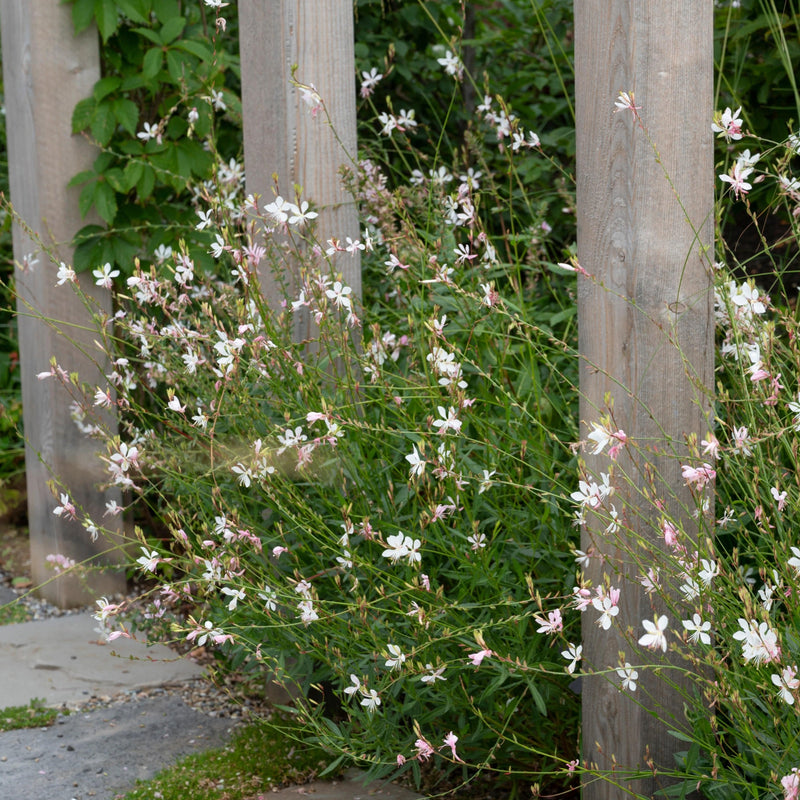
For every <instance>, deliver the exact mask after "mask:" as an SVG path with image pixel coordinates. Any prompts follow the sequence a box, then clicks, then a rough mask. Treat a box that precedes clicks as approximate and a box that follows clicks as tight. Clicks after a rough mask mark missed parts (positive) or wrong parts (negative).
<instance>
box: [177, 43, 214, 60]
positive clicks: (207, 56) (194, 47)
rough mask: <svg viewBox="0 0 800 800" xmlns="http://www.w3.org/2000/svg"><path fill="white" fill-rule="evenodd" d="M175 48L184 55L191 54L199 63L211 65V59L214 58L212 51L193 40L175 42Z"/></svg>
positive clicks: (203, 44) (205, 45)
mask: <svg viewBox="0 0 800 800" xmlns="http://www.w3.org/2000/svg"><path fill="white" fill-rule="evenodd" d="M175 48H176V49H178V50H183V51H184V52H186V53H191V54H192V55H193V56H197V58H199V59H200V60H201V61H205V62H208V63H211V59H212V58H213V56H214V51H213V50H212V49H211V48H210V47H209V46H208V45H207V44H205V43H204V42H198V41H195V40H193V39H186V40H185V41H182V42H176V43H175Z"/></svg>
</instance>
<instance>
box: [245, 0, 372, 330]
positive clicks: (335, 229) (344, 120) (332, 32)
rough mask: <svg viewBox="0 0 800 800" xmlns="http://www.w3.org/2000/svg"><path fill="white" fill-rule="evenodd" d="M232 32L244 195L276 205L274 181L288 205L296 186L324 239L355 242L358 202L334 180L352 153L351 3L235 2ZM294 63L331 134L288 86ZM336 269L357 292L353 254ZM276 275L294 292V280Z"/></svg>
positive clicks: (265, 277)
mask: <svg viewBox="0 0 800 800" xmlns="http://www.w3.org/2000/svg"><path fill="white" fill-rule="evenodd" d="M239 27H240V33H239V37H240V52H241V60H242V108H243V116H244V161H245V176H246V181H247V191H248V192H249V193H251V194H260V195H261V197H262V200H261V207H262V208H263V205H264V204H266V203H270V202H272V200H273V199H274V196H273V189H272V187H273V185H274V182H273V177H272V176H273V174H274V175H277V178H278V185H279V188H280V192H281V194H282V196H283V197H284V198H285V199H287V200H292V201H293V200H294V185H295V184H297V185H299V186H300V187H302V191H303V197H304V198H307V199H308V200H310V201H312V202H313V203H315V204H316V206H317V210H318V211H319V218H318V219H317V220H316V232H317V237H318V238H319V240H320V241H321V242H323V243H324V242H325V241H326V240H327V239H329V238H331V237H335V238H337V239H340V240H341V241H345V237H347V236H349V237H351V238H352V239H357V238H359V236H360V234H359V224H358V214H357V209H356V206H355V202H354V200H353V198H352V197H351V196H350V195H348V194H347V192H346V191H345V190H344V188H343V187H342V181H341V178H340V174H339V170H340V167H341V166H342V165H345V164H349V163H350V161H349V158H355V157H356V87H355V56H354V41H353V35H354V34H353V3H352V0H314V2H313V3H309V2H303V0H241V1H240V3H239ZM294 65H296V66H297V71H296V78H297V80H298V81H299V82H301V83H303V84H313V85H314V87H315V88H316V89H317V91H318V92H319V95H320V96H321V97H322V99H323V100H324V102H325V106H326V108H327V110H328V113H329V115H330V118H331V121H332V124H333V129H331V127H330V126H329V125H328V124H327V123H326V121H325V118H324V116H322V115H321V114H318V115H317V116H312V114H311V112H310V109H309V107H308V105H307V104H306V103H305V102H304V101H303V99H302V95H301V92H300V91H299V90H298V89H297V88H296V87H294V86H292V85H291V79H292V67H293V66H294ZM334 129H335V135H334ZM337 139H338V141H337ZM334 269H335V270H336V271H339V272H341V273H342V276H343V282H344V283H346V284H347V285H349V286H350V287H351V288H352V289H353V293H354V295H357V296H360V294H361V267H360V261H359V259H358V257H357V256H355V257H353V256H351V255H350V254H348V253H340V254H337V256H336V259H335V261H334ZM283 279H284V280H286V282H287V284H288V285H289V286H290V287H296V286H297V283H296V276H283ZM261 280H262V286H263V288H264V291H265V294H266V296H267V298H268V300H269V302H270V304H271V306H272V307H273V308H275V309H277V308H279V306H280V302H281V300H282V299H283V292H282V291H281V289H280V287H279V285H278V283H277V281H276V280H275V277H274V276H273V275H272V274H270V273H269V272H268V268H267V271H265V272H264V273H263V274H262V275H261ZM308 325H309V323H308V320H305V321H301V325H300V326H299V327H300V328H303V329H298V330H296V335H297V336H298V337H299V338H301V339H302V338H306V336H307V335H308V332H309V331H308Z"/></svg>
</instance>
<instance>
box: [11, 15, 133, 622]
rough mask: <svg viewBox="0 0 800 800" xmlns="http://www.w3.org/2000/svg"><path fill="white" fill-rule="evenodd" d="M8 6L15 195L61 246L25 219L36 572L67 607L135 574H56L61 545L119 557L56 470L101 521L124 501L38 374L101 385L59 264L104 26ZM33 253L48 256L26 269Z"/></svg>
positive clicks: (20, 237)
mask: <svg viewBox="0 0 800 800" xmlns="http://www.w3.org/2000/svg"><path fill="white" fill-rule="evenodd" d="M0 13H2V46H3V76H4V82H5V100H6V118H7V125H8V165H9V181H10V190H11V202H12V204H13V205H14V208H15V210H16V212H17V214H19V216H20V217H21V218H22V219H23V220H24V221H25V223H26V224H27V225H28V226H29V227H30V229H31V230H32V231H34V232H36V233H37V234H38V235H40V236H41V239H42V242H43V243H44V246H45V247H46V248H48V250H50V253H52V255H50V254H49V253H47V252H43V250H42V249H41V248H40V247H39V246H38V245H37V244H36V242H35V241H34V239H33V238H32V237H31V236H29V235H28V234H27V233H26V232H25V231H24V230H23V229H22V228H21V227H20V226H18V225H15V227H14V234H13V235H14V257H15V260H16V261H17V264H18V266H17V269H16V274H15V280H16V287H17V293H18V295H19V297H20V300H19V301H18V305H17V309H18V312H19V317H18V326H19V340H20V356H21V365H22V402H23V414H24V425H25V437H26V447H25V469H26V475H27V485H28V520H29V526H30V537H31V570H32V577H33V582H34V584H35V585H40V584H41V588H40V589H39V591H40V593H41V594H42V595H43V596H44V597H46V598H47V599H48V600H50V601H51V602H54V603H57V604H58V605H60V606H64V607H67V606H74V605H79V604H83V603H86V602H88V601H89V600H90V599H91V597H92V595H93V594H94V593H96V594H108V595H111V594H114V593H116V592H119V591H124V589H125V577H124V574H123V573H120V572H117V571H113V572H102V573H99V572H96V573H91V574H90V575H89V576H88V578H87V579H86V580H79V579H78V578H77V577H75V576H72V575H65V576H61V577H59V578H57V579H56V580H52V577H53V571H52V570H51V569H48V565H47V563H46V561H45V557H46V556H47V555H49V554H51V553H58V554H61V555H64V556H66V557H68V558H71V559H74V560H75V561H76V562H84V561H91V563H92V564H95V565H98V564H103V563H114V562H117V561H119V558H118V555H116V557H115V554H113V553H112V554H109V556H108V558H106V557H103V556H102V555H101V554H102V553H103V552H104V551H108V550H109V549H110V548H113V546H114V542H109V541H108V540H105V539H103V538H100V539H98V540H97V541H96V542H92V541H91V538H90V536H89V534H88V533H87V532H86V530H84V528H83V527H82V525H81V524H80V523H79V522H77V521H75V520H71V519H69V518H68V516H67V515H62V516H61V517H59V516H56V515H54V514H53V509H54V508H55V507H56V505H57V504H58V501H57V498H54V497H53V495H52V493H51V492H50V490H49V489H48V486H47V482H48V480H50V479H52V478H54V477H55V478H58V479H60V480H63V481H64V483H65V485H66V488H67V491H68V493H69V496H70V499H71V500H72V502H73V503H74V504H75V505H76V506H77V507H79V508H80V509H82V510H83V511H84V512H85V513H87V514H89V515H90V517H91V518H92V519H93V520H94V521H95V522H96V523H97V524H102V523H106V524H108V518H106V519H105V520H104V519H103V514H104V512H105V502H106V500H111V499H114V498H116V499H119V493H118V492H109V493H106V494H104V493H102V492H100V491H98V490H97V488H96V485H97V483H98V482H99V481H101V480H103V478H104V469H103V465H102V463H101V462H100V461H99V460H98V459H97V457H96V456H95V451H96V449H97V445H96V443H95V442H93V441H91V440H89V439H87V438H86V437H85V436H84V435H83V434H81V432H80V431H79V430H78V428H77V427H76V425H75V423H74V422H73V421H72V419H71V417H70V409H69V398H68V396H67V394H66V392H65V391H64V389H63V387H61V386H60V385H59V384H58V383H57V381H56V380H54V379H50V380H45V381H40V380H37V374H38V373H40V372H44V371H47V370H48V369H49V368H50V359H51V357H53V356H55V357H56V359H57V361H58V363H59V364H60V365H61V366H62V367H63V368H64V369H66V370H68V371H78V372H79V373H80V375H81V378H82V379H84V380H91V379H93V378H97V380H98V382H100V380H99V379H100V375H99V373H98V370H97V368H96V367H95V366H94V365H93V364H92V360H91V359H92V358H96V359H99V358H101V353H100V351H99V350H98V349H97V348H96V346H95V345H94V344H93V339H94V338H95V337H94V336H93V335H92V332H91V330H88V328H89V327H90V315H89V312H87V310H86V309H85V308H84V306H83V305H82V303H81V302H80V301H79V300H78V299H77V298H76V297H75V296H74V295H73V293H72V291H71V290H70V287H68V286H60V287H56V273H57V271H58V263H57V262H58V260H63V261H65V262H66V263H67V264H70V263H71V261H72V249H71V247H70V242H71V240H72V237H73V235H74V234H75V232H76V231H77V230H78V229H79V228H80V227H81V226H82V225H83V224H84V221H82V220H81V218H80V214H79V211H78V190H77V189H70V190H68V189H67V183H68V181H69V180H70V178H71V177H72V176H73V175H75V174H76V173H77V172H78V171H80V170H82V169H87V168H89V167H90V166H91V163H92V161H93V159H94V157H95V156H96V152H95V151H94V148H93V147H92V146H91V145H90V144H89V143H88V142H86V141H85V140H84V139H83V138H81V137H80V136H73V135H72V130H71V120H72V111H73V108H74V107H75V104H76V103H77V102H78V101H79V100H81V99H82V98H84V97H86V96H87V95H89V94H90V93H91V91H92V87H93V86H94V83H95V81H97V80H98V78H99V77H100V58H99V49H98V39H97V31H96V30H95V29H94V28H91V29H89V30H87V31H85V32H84V33H82V34H80V35H79V36H75V35H74V33H73V27H72V18H71V13H70V7H69V6H66V5H62V4H61V3H60V2H59V0H1V3H0ZM29 255H31V256H33V258H35V259H38V263H36V264H34V265H33V266H30V267H29V268H22V266H23V265H24V264H26V263H27V261H28V256H29ZM52 259H56V261H55V263H54V261H53V260H52ZM98 266H100V265H98ZM93 283H94V281H93V279H92V277H91V275H85V276H82V280H81V285H82V287H83V289H84V291H86V292H87V293H89V294H91V295H92V296H93V297H94V298H95V300H96V301H97V303H98V304H99V307H101V308H104V309H106V310H110V308H111V297H110V294H109V293H108V292H106V291H101V290H98V289H97V287H95V286H94V285H93ZM29 307H31V308H33V309H35V311H36V312H37V313H38V314H41V315H43V316H44V317H46V318H49V319H52V320H55V321H58V322H59V323H60V325H59V327H60V328H61V329H62V330H63V331H64V335H59V334H58V333H56V332H55V331H54V330H52V329H51V328H50V327H49V326H48V325H47V324H46V322H44V321H42V320H40V319H37V318H36V315H33V314H31V313H30V312H29V311H28V308H29ZM82 328H86V330H82ZM70 338H71V339H72V340H74V341H75V342H76V343H77V345H78V346H75V344H73V343H72V342H70V341H69V339H70ZM82 350H83V351H85V353H86V354H87V355H84V354H83V353H82V352H81V351H82ZM112 524H113V523H112ZM48 581H49V582H48Z"/></svg>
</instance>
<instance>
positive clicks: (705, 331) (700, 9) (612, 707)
mask: <svg viewBox="0 0 800 800" xmlns="http://www.w3.org/2000/svg"><path fill="white" fill-rule="evenodd" d="M712 5H713V4H712V3H705V2H697V0H675V2H669V3H665V2H663V0H580V2H575V5H574V8H575V75H576V95H577V96H576V115H577V120H576V125H577V179H578V183H577V199H578V257H579V261H580V263H581V266H583V268H584V269H586V270H587V271H588V272H589V273H591V274H592V275H593V276H595V278H596V282H593V281H591V280H581V284H580V289H579V326H580V351H581V360H582V366H581V382H580V383H581V396H582V401H581V419H582V420H583V422H584V424H586V423H589V422H591V421H599V417H600V414H601V412H602V409H603V408H604V398H605V396H606V394H607V393H608V394H609V395H610V396H611V397H612V398H613V401H614V419H615V423H616V425H617V426H619V427H620V428H622V429H624V430H625V432H626V433H627V435H628V436H629V437H631V438H632V439H635V440H638V441H639V442H640V443H642V444H643V445H647V446H651V447H652V448H654V449H658V450H659V451H660V452H661V453H662V454H663V455H656V454H654V455H653V456H652V458H650V464H651V465H652V467H653V468H654V474H655V475H656V478H655V481H656V490H657V492H658V493H659V495H660V496H661V498H662V499H663V500H664V501H665V502H666V504H667V510H668V512H669V513H670V514H671V515H673V516H674V518H676V519H679V520H682V522H683V524H684V529H685V530H686V531H687V533H689V534H691V531H692V528H694V530H695V532H696V531H697V522H696V521H695V520H693V519H692V518H691V516H690V515H689V514H688V513H687V512H686V511H684V510H682V507H683V508H684V509H685V508H689V509H691V508H692V507H693V504H692V501H691V498H690V496H689V493H688V490H687V489H686V488H685V487H684V485H683V484H684V481H683V479H682V476H681V466H680V465H681V463H686V457H687V454H688V453H687V448H686V447H685V440H686V437H687V436H688V435H689V434H692V433H697V434H700V435H701V436H702V435H704V434H705V432H706V430H708V413H709V407H710V397H711V392H712V386H713V382H712V379H713V366H714V365H713V358H714V342H713V332H714V325H713V297H712V294H713V293H712V289H711V280H710V276H709V270H708V264H709V260H710V258H711V251H710V246H711V242H712V222H713V199H714V196H713V194H714V191H713V180H714V171H713V147H712V145H713V140H712V134H711V130H710V124H711V119H712V106H711V102H712V78H713V39H712V12H713V8H712ZM620 91H627V92H635V100H636V104H637V105H639V106H641V107H642V108H641V111H640V114H641V117H642V120H643V122H644V124H645V125H646V128H647V134H648V135H649V136H650V137H651V139H652V141H653V143H654V144H655V146H656V147H657V148H658V151H659V154H660V159H661V163H658V161H657V159H656V157H655V155H654V152H653V149H652V148H651V145H650V144H649V143H648V140H647V136H646V135H645V133H644V132H643V131H642V130H640V129H639V127H638V125H637V122H636V120H635V118H634V115H633V114H632V113H631V112H630V111H619V112H618V113H612V112H613V110H614V101H615V99H616V98H617V96H618V94H619V92H620ZM665 172H666V173H668V174H669V177H670V180H671V182H672V185H670V182H669V181H668V180H667V179H666V178H665V175H664V173H665ZM676 194H677V195H678V196H679V197H680V200H681V203H682V204H683V208H681V205H680V204H679V203H678V201H677V200H676V197H675V195H676ZM687 217H688V220H687ZM600 282H602V283H603V284H605V287H606V288H603V287H601V286H600V285H599V284H600ZM670 337H674V341H675V342H677V343H678V346H679V347H676V345H675V344H674V343H671V342H670V341H669V339H670ZM679 348H680V349H679ZM608 466H609V462H608V460H607V457H606V456H594V457H592V456H590V457H587V467H588V469H589V470H590V471H591V472H592V473H594V474H596V475H599V473H600V472H601V471H603V472H607V471H608ZM617 466H618V469H619V470H625V471H627V472H628V474H629V476H630V477H631V478H632V479H633V480H634V482H635V483H634V485H633V486H631V487H630V488H628V489H626V488H625V486H624V485H621V486H620V485H619V484H618V491H619V492H621V493H623V494H624V504H625V505H626V506H627V507H628V508H629V511H628V513H627V515H626V520H625V522H626V524H627V526H628V528H629V532H628V533H626V534H624V535H623V538H624V539H626V541H625V542H623V543H622V544H621V546H620V542H619V540H617V541H616V542H615V541H612V537H610V536H607V535H605V536H604V535H603V532H602V527H601V529H600V530H598V525H597V523H596V522H595V523H594V524H593V523H592V522H591V521H589V522H588V524H587V527H586V529H585V531H584V538H583V547H584V549H587V548H588V547H590V546H593V547H595V549H596V550H598V551H599V552H600V553H602V554H603V555H604V557H605V563H603V564H601V563H600V561H599V559H595V560H594V561H593V566H592V567H591V568H590V570H589V571H588V577H590V578H591V579H592V580H593V583H594V584H595V585H598V584H599V583H601V582H602V581H603V575H604V574H606V575H608V577H609V582H610V583H611V584H612V585H614V586H616V587H617V588H621V591H622V594H621V600H620V614H619V616H618V617H617V619H616V622H615V626H614V628H613V629H612V630H611V631H603V630H601V629H600V628H599V627H598V626H597V625H596V622H595V619H596V617H597V614H596V613H595V614H592V613H591V610H590V611H587V612H586V614H585V615H584V623H583V641H584V659H585V660H584V666H585V667H586V669H587V670H593V669H608V668H613V667H616V666H619V653H620V651H622V652H624V653H625V654H626V658H627V659H628V660H629V661H630V662H631V663H634V664H636V663H638V664H641V663H643V662H645V661H648V660H649V663H651V664H654V663H661V661H660V659H659V658H658V656H659V655H660V651H659V653H658V654H657V655H654V654H653V653H651V652H650V651H646V650H645V651H643V650H642V649H641V648H638V647H637V646H636V640H637V639H638V638H639V636H640V635H642V634H643V633H644V630H643V628H642V624H641V623H642V620H644V619H648V620H652V619H653V612H654V609H653V607H652V604H651V600H650V598H649V597H648V596H647V595H646V594H645V593H644V591H643V589H642V588H641V586H639V585H638V584H637V581H636V578H637V576H638V574H639V569H637V567H635V566H634V565H633V564H632V559H631V556H630V553H631V552H637V550H639V548H640V547H641V542H642V541H644V542H648V543H650V547H649V548H648V549H651V551H652V553H654V554H657V553H658V552H659V550H661V549H663V539H662V537H661V536H660V531H659V518H658V512H657V510H656V509H655V508H654V506H653V504H652V502H646V501H644V500H643V499H642V498H641V494H640V491H641V490H642V489H643V488H644V479H643V476H642V475H641V473H638V472H637V471H635V470H634V469H633V467H632V464H631V461H630V460H627V461H626V460H625V457H624V456H623V457H622V458H621V459H620V462H619V464H618V465H617ZM618 499H619V500H620V501H621V500H623V498H618ZM621 505H622V503H621V502H617V508H618V509H619V508H620V506H621ZM645 547H646V548H647V545H645ZM629 548H630V549H629ZM654 558H657V555H655V556H654ZM657 610H658V611H659V612H660V611H661V609H660V608H658V605H657ZM668 616H669V618H670V623H669V628H670V634H669V637H670V641H671V642H672V643H674V642H675V641H676V639H675V634H676V633H680V631H681V630H682V628H681V625H680V620H679V619H676V618H675V615H674V614H669V615H668ZM626 629H628V630H629V631H630V633H629V635H628V637H624V636H622V635H621V634H620V633H619V631H625V630H626ZM631 640H633V645H631ZM666 662H667V657H665V658H664V660H663V663H666ZM639 677H640V682H639V687H638V688H637V690H636V694H635V695H634V696H633V698H631V697H630V696H629V695H628V694H627V693H625V692H622V691H620V688H619V680H618V679H617V678H616V675H615V674H614V673H613V672H612V673H611V677H609V676H603V677H600V676H597V677H587V678H585V679H584V681H583V689H582V700H583V742H584V746H583V760H584V764H585V765H591V764H594V765H596V766H597V768H598V769H599V770H608V771H609V772H610V771H611V769H612V764H613V761H614V760H616V763H617V765H618V767H617V772H616V774H615V775H614V776H613V778H612V781H609V782H600V781H592V782H589V781H587V783H586V785H585V786H584V790H583V791H584V794H583V797H584V798H585V800H600V799H601V798H603V799H604V800H605V798H608V800H611V798H614V800H617V798H619V797H621V796H623V792H622V791H621V790H620V788H619V786H615V785H614V781H616V782H619V783H620V784H621V785H622V786H623V787H627V788H630V789H634V790H636V791H639V792H641V793H642V794H643V795H645V796H648V797H649V796H651V795H652V794H653V792H655V791H656V790H657V789H658V788H661V787H662V786H663V781H662V779H661V778H660V777H659V776H658V775H656V776H655V777H652V778H648V779H643V780H640V781H637V782H636V783H635V784H632V785H629V784H627V783H626V781H625V778H624V772H625V771H626V770H630V769H636V768H639V769H643V770H645V771H646V770H648V769H650V767H649V766H648V764H647V759H648V758H651V759H652V761H653V762H654V763H655V765H656V767H661V768H667V769H671V768H674V766H675V763H674V759H673V757H672V755H673V753H674V752H675V751H676V750H678V749H680V742H678V741H677V740H675V739H674V738H672V737H670V736H669V735H668V733H667V731H668V729H669V728H670V727H672V728H681V727H685V724H686V723H685V719H684V714H683V708H682V702H683V701H682V698H681V696H680V693H679V692H678V691H677V690H676V689H675V688H674V687H673V686H671V685H670V682H671V681H675V680H676V678H675V673H674V672H673V671H670V672H669V673H668V674H667V671H665V673H664V674H663V675H661V676H659V675H658V674H657V671H654V670H653V669H650V668H648V669H646V670H642V669H640V670H639ZM637 701H638V702H641V703H642V706H639V705H638V704H637ZM650 712H653V714H651V713H650Z"/></svg>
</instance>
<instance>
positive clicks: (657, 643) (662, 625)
mask: <svg viewBox="0 0 800 800" xmlns="http://www.w3.org/2000/svg"><path fill="white" fill-rule="evenodd" d="M653 619H654V621H653V622H650V620H647V619H645V620H642V625H643V626H644V629H645V630H646V631H647V633H645V634H644V635H643V636H642V637H641V638H640V639H639V644H640V645H642V646H643V647H649V648H650V649H651V650H658V649H659V648H661V650H662V651H663V652H665V653H666V652H667V637H666V636H665V635H664V634H665V632H666V630H667V625H668V624H669V620H668V619H667V617H666V616H665V615H663V614H662V615H661V616H660V617H658V618H657V619H656V618H655V617H654V618H653Z"/></svg>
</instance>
